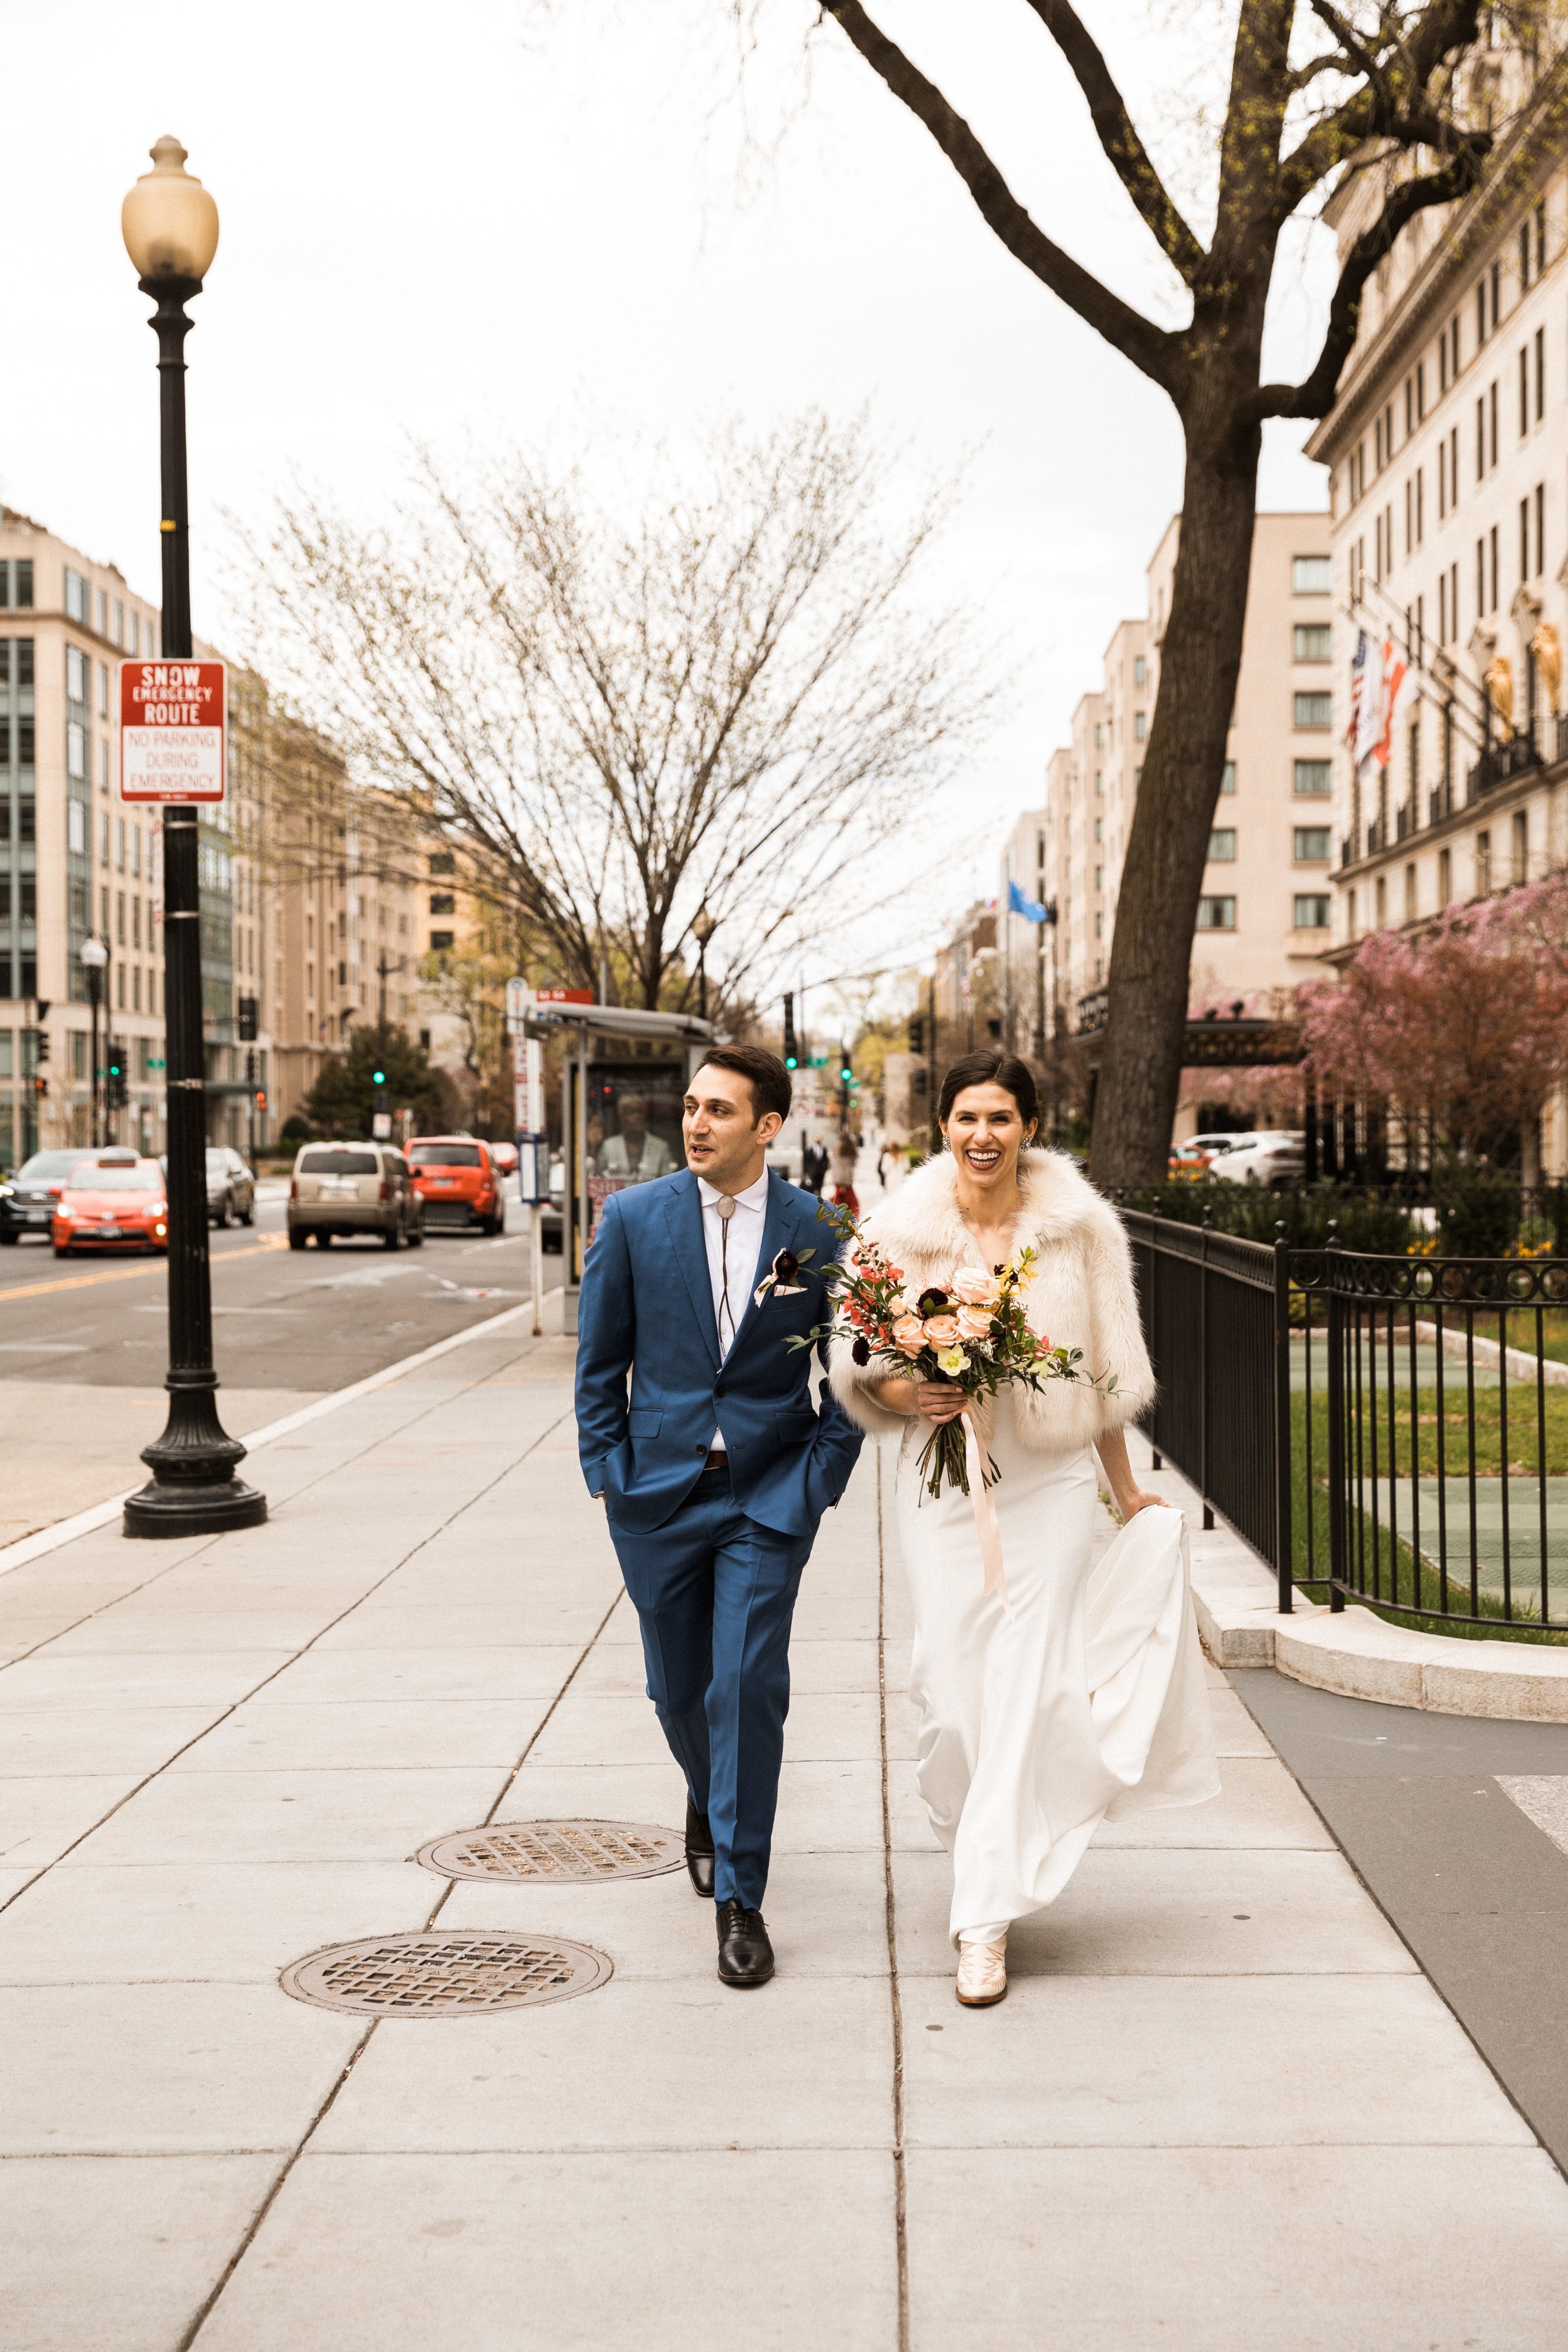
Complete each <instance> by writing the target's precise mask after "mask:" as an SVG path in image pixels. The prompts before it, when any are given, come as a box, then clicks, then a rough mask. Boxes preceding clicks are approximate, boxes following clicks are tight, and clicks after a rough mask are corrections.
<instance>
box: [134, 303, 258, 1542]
mask: <svg viewBox="0 0 1568 2352" xmlns="http://www.w3.org/2000/svg"><path fill="white" fill-rule="evenodd" d="M141 285H142V288H143V290H144V291H145V292H147V293H149V294H151V295H152V297H153V298H154V299H155V300H156V302H157V306H158V307H157V310H156V311H155V313H154V316H153V320H152V324H153V327H154V328H155V330H156V331H157V336H158V384H159V413H160V423H161V427H162V445H161V446H162V521H161V523H160V526H159V529H160V534H161V538H162V552H163V609H162V630H161V633H160V639H159V659H158V660H157V661H155V662H151V661H150V662H139V661H132V662H123V663H121V665H120V798H121V799H122V800H126V801H151V802H155V803H162V808H163V882H162V896H163V1012H164V1022H165V1025H166V1029H167V1034H168V1044H167V1045H166V1047H165V1056H166V1059H167V1063H168V1070H167V1077H166V1103H167V1109H166V1127H167V1142H168V1155H169V1173H168V1193H169V1369H168V1372H167V1374H166V1375H165V1378H164V1383H163V1384H164V1387H165V1388H166V1389H167V1390H168V1391H169V1418H168V1421H167V1423H166V1424H165V1426H164V1430H163V1433H162V1436H161V1437H158V1438H155V1439H154V1440H153V1442H152V1444H151V1445H148V1446H145V1447H144V1448H143V1449H142V1454H141V1459H142V1460H143V1462H145V1463H146V1465H147V1466H148V1468H149V1469H150V1470H151V1471H152V1477H151V1478H150V1479H149V1480H148V1482H147V1484H146V1486H143V1487H141V1489H140V1491H139V1492H138V1493H136V1494H134V1495H132V1496H131V1497H130V1498H129V1500H128V1501H127V1503H126V1506H125V1517H124V1522H123V1524H124V1528H125V1532H126V1534H127V1535H128V1536H162V1537H169V1536H183V1535H192V1536H194V1535H219V1534H221V1533H223V1532H224V1530H225V1529H226V1528H253V1527H256V1526H258V1525H259V1524H260V1522H261V1521H262V1520H263V1519H265V1518H266V1517H267V1497H266V1496H264V1495H261V1494H258V1493H257V1492H256V1488H255V1487H254V1486H246V1484H245V1483H244V1481H243V1480H241V1479H238V1478H236V1477H235V1466H236V1465H237V1464H239V1463H241V1462H243V1461H244V1459H245V1453H246V1449H245V1447H244V1446H243V1445H242V1444H240V1443H239V1441H238V1439H237V1438H234V1437H231V1436H230V1435H229V1434H228V1433H227V1431H226V1430H225V1428H224V1425H223V1423H222V1422H221V1420H220V1419H219V1417H218V1404H217V1387H218V1379H217V1373H216V1372H215V1370H214V1368H213V1307H212V1272H211V1266H210V1264H209V1260H208V1255H207V1164H206V1147H207V1134H206V1105H205V1091H206V1089H205V1077H206V1053H205V1047H204V1042H203V1037H202V938H201V932H202V910H201V883H200V866H199V858H198V849H197V825H198V824H199V821H200V804H201V803H204V802H206V803H212V802H221V801H222V799H223V797H224V790H225V782H226V767H225V724H224V721H225V691H224V689H225V672H224V666H223V664H222V663H221V662H206V661H196V660H194V659H193V657H192V645H191V556H190V541H189V529H190V517H189V510H188V505H187V499H186V488H185V337H186V335H187V333H188V332H189V331H190V325H191V321H190V320H189V319H188V318H187V317H186V315H185V308H184V306H185V302H186V300H187V299H189V297H190V296H191V295H192V294H193V293H196V292H199V290H200V286H199V281H197V282H193V281H192V280H190V279H188V278H142V280H141Z"/></svg>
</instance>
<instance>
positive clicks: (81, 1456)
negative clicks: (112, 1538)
mask: <svg viewBox="0 0 1568 2352" xmlns="http://www.w3.org/2000/svg"><path fill="white" fill-rule="evenodd" d="M286 1200H287V1183H285V1182H281V1181H277V1180H274V1181H270V1182H268V1181H265V1180H264V1181H263V1184H262V1186H261V1190H260V1197H259V1200H258V1203H257V1218H256V1224H255V1226H253V1227H246V1226H238V1227H231V1228H230V1229H229V1230H227V1231H226V1232H225V1231H218V1232H214V1234H213V1235H212V1265H213V1341H214V1355H215V1359H216V1364H217V1371H218V1378H219V1381H221V1382H222V1383H223V1387H222V1392H221V1395H220V1400H219V1403H220V1411H221V1412H222V1413H223V1416H224V1423H225V1427H226V1428H227V1429H228V1431H229V1433H230V1434H231V1435H233V1436H235V1437H245V1436H246V1435H247V1434H248V1433H250V1432H251V1431H253V1430H256V1429H260V1428H262V1427H264V1426H265V1425H266V1424H267V1423H270V1422H273V1421H276V1420H278V1419H280V1418H281V1417H282V1416H283V1415H284V1414H285V1413H287V1412H292V1411H294V1410H296V1409H297V1408H298V1406H300V1405H302V1404H307V1403H309V1402H312V1401H313V1400H314V1399H315V1398H317V1397H319V1396H321V1395H323V1394H325V1393H327V1392H329V1391H333V1390H337V1389H341V1388H347V1387H348V1386H350V1384H351V1383H352V1382H353V1381H360V1380H363V1379H365V1378H367V1377H368V1375H370V1374H371V1373H372V1372H379V1371H381V1370H384V1368H385V1367H386V1366H387V1365H388V1364H391V1363H394V1362H397V1361H399V1360H401V1359H402V1358H403V1357H405V1356H411V1355H414V1354H417V1353H418V1352H419V1350H420V1349H423V1348H427V1347H430V1346H431V1345H433V1344H434V1342H435V1341H436V1340H438V1339H447V1338H449V1337H450V1336H451V1334H452V1333H453V1332H455V1331H460V1330H464V1329H466V1328H469V1327H470V1326H472V1325H473V1324H475V1323H478V1322H483V1321H486V1320H487V1319H488V1318H489V1317H491V1316H492V1315H496V1314H499V1313H501V1312H504V1311H505V1309H506V1308H507V1307H513V1306H516V1305H517V1304H518V1303H519V1302H521V1301H522V1300H524V1299H526V1298H527V1297H530V1296H531V1284H532V1272H531V1264H530V1257H529V1244H528V1228H527V1212H526V1211H525V1210H524V1209H523V1208H522V1206H521V1204H520V1203H518V1202H510V1203H509V1204H508V1224H509V1227H510V1230H509V1231H508V1232H507V1234H506V1235H505V1236H504V1237H501V1238H497V1239H496V1240H494V1241H491V1240H486V1239H484V1238H481V1237H478V1236H476V1237H474V1238H473V1239H469V1238H467V1237H465V1236H464V1235H460V1234H439V1235H432V1236H430V1237H428V1238H427V1239H426V1241H425V1244H424V1246H423V1249H419V1250H398V1251H389V1250H386V1249H384V1248H383V1247H382V1244H380V1243H379V1242H342V1241H340V1242H337V1243H334V1244H333V1245H332V1247H331V1248H330V1249H329V1250H326V1251H320V1250H317V1249H315V1248H310V1249H308V1250H306V1251H304V1252H303V1253H300V1254H296V1253H295V1252H293V1251H291V1250H290V1249H289V1248H288V1247H287V1237H286V1234H285V1231H284V1204H285V1202H286ZM559 1280H560V1260H559V1257H553V1256H549V1255H547V1256H546V1259H545V1281H546V1284H547V1286H550V1287H554V1286H557V1285H558V1284H559ZM167 1316H168V1308H167V1299H166V1280H165V1270H164V1262H163V1260H162V1258H152V1257H141V1256H137V1257H125V1258H118V1257H110V1256H108V1255H100V1256H98V1257H83V1258H69V1259H57V1258H56V1257H55V1256H54V1255H53V1253H52V1252H51V1250H50V1249H49V1248H48V1246H47V1244H44V1243H40V1242H35V1241H33V1240H31V1239H28V1240H25V1241H23V1242H20V1243H18V1244H17V1245H16V1247H15V1248H12V1249H6V1250H3V1251H0V1548H3V1547H4V1546H5V1545H6V1544H8V1543H11V1542H14V1541H16V1539H17V1538H20V1537H23V1536H26V1535H29V1534H31V1533H32V1532H33V1531H34V1529H35V1528H42V1527H47V1526H49V1525H52V1524H53V1522H54V1521H56V1520H57V1519H61V1518H68V1517H71V1516H72V1515H73V1514H74V1513H76V1512H77V1511H79V1510H85V1509H87V1508H88V1507H89V1506H90V1505H92V1504H94V1503H99V1502H101V1501H103V1500H105V1499H106V1498H107V1497H108V1496H111V1495H117V1494H120V1493H122V1492H123V1491H124V1490H125V1489H126V1488H127V1487H128V1486H132V1485H137V1484H140V1482H141V1478H142V1477H143V1475H145V1473H144V1472H143V1470H142V1467H141V1463H140V1462H139V1460H138V1458H137V1457H138V1455H139V1454H140V1452H141V1447H142V1446H143V1445H145V1444H148V1443H149V1442H150V1441H151V1440H152V1438H154V1437H156V1436H157V1435H158V1433H159V1432H160V1430H161V1429H162V1426H163V1417H164V1412H165V1406H166V1400H165V1397H164V1394H163V1389H162V1379H163V1372H164V1369H165V1366H166V1364H167V1360H168V1324H167Z"/></svg>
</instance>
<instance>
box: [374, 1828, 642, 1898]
mask: <svg viewBox="0 0 1568 2352" xmlns="http://www.w3.org/2000/svg"><path fill="white" fill-rule="evenodd" d="M685 1858H686V1847H685V1838H684V1837H682V1836H681V1835H680V1834H679V1833H678V1832H676V1831H674V1830H660V1829H650V1828H649V1827H648V1825H647V1823H646V1822H498V1823H495V1824H492V1826H491V1827H490V1828H489V1829H484V1830H454V1831H453V1832H452V1833H451V1834H450V1836H447V1837H440V1838H434V1839H433V1840H432V1841H431V1843H430V1844H429V1845H425V1846H421V1848H420V1850H419V1860H420V1861H421V1862H423V1864H424V1866H425V1868H426V1870H435V1871H439V1872H440V1873H441V1874H442V1876H443V1877H444V1878H489V1879H496V1878H505V1879H527V1880H529V1881H531V1882H533V1883H534V1884H536V1885H537V1884H538V1882H539V1881H540V1880H546V1881H549V1882H550V1883H551V1884H554V1885H567V1884H569V1883H573V1884H578V1885H580V1884H582V1883H584V1882H586V1881H588V1880H591V1879H597V1878H653V1877H656V1876H657V1875H658V1874H659V1873H660V1872H661V1871H664V1870H678V1869H679V1868H680V1866H681V1864H682V1863H684V1862H685Z"/></svg>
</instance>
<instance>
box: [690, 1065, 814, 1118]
mask: <svg viewBox="0 0 1568 2352" xmlns="http://www.w3.org/2000/svg"><path fill="white" fill-rule="evenodd" d="M701 1066H702V1067H703V1068H704V1069H705V1070H733V1071H734V1072H735V1074H736V1076H737V1078H745V1079H746V1080H747V1084H748V1085H749V1086H750V1088H751V1105H752V1109H751V1124H752V1126H753V1127H755V1126H756V1125H757V1122H758V1119H759V1118H761V1117H762V1115H763V1113H764V1112H765V1111H770V1110H776V1111H777V1112H778V1114H779V1118H789V1105H790V1103H791V1102H792V1101H793V1099H794V1097H793V1096H792V1095H791V1093H790V1091H789V1071H788V1070H787V1069H786V1068H785V1067H784V1065H783V1063H782V1062H781V1061H780V1060H779V1056H778V1055H777V1054H770V1053H769V1052H768V1049H767V1047H766V1046H765V1045H713V1046H710V1047H709V1049H708V1051H707V1052H706V1054H705V1055H703V1058H702V1065H701Z"/></svg>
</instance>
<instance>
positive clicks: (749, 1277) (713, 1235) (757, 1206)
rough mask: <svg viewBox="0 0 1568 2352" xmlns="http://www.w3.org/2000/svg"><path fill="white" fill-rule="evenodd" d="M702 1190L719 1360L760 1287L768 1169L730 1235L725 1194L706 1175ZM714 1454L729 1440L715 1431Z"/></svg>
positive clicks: (747, 1195) (740, 1199) (743, 1200)
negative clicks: (723, 1208)
mask: <svg viewBox="0 0 1568 2352" xmlns="http://www.w3.org/2000/svg"><path fill="white" fill-rule="evenodd" d="M697 1192H698V1194H699V1195H700V1197H701V1200H702V1204H703V1241H704V1243H705V1244H706V1248H707V1270H708V1278H709V1280H710V1281H711V1283H712V1284H713V1312H714V1320H715V1321H716V1324H717V1325H718V1352H719V1356H720V1359H721V1360H722V1359H723V1358H724V1357H726V1356H727V1355H728V1353H729V1351H730V1349H731V1348H733V1347H734V1345H735V1335H736V1333H737V1331H738V1330H739V1328H740V1326H741V1324H742V1322H743V1321H744V1319H745V1316H746V1310H747V1307H749V1306H750V1304H751V1294H752V1291H753V1290H754V1289H755V1288H756V1286H757V1267H758V1259H759V1258H760V1257H761V1255H762V1226H763V1222H764V1219H765V1218H766V1216H767V1213H768V1171H767V1170H766V1169H764V1170H763V1171H762V1173H761V1175H760V1176H759V1177H758V1180H757V1181H756V1183H755V1184H748V1185H747V1188H746V1190H745V1192H737V1193H736V1194H735V1195H734V1196H733V1197H734V1201H735V1214H734V1215H733V1216H732V1217H731V1218H730V1219H729V1221H728V1222H729V1231H728V1233H726V1232H725V1220H724V1218H723V1217H721V1216H720V1215H719V1213H718V1204H719V1202H720V1201H722V1200H723V1198H724V1194H723V1193H722V1192H719V1191H718V1190H717V1188H716V1186H715V1185H712V1184H710V1183H709V1182H708V1181H706V1178H705V1177H702V1176H699V1177H698V1178H697ZM710 1451H712V1452H714V1453H717V1454H722V1453H723V1452H724V1451H725V1443H724V1437H723V1434H722V1433H721V1432H720V1431H718V1430H717V1429H716V1430H715V1431H714V1433H713V1439H712V1444H711V1446H710Z"/></svg>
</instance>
